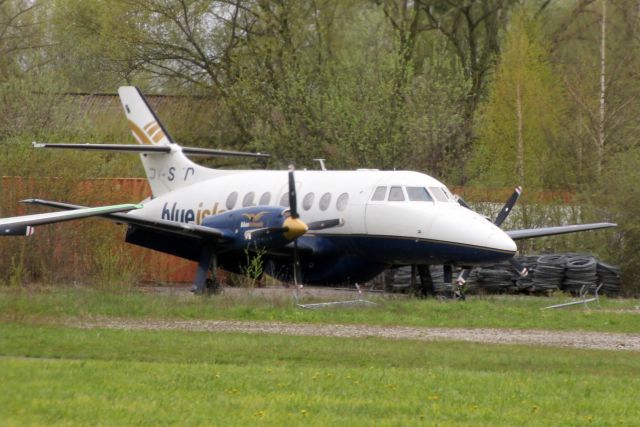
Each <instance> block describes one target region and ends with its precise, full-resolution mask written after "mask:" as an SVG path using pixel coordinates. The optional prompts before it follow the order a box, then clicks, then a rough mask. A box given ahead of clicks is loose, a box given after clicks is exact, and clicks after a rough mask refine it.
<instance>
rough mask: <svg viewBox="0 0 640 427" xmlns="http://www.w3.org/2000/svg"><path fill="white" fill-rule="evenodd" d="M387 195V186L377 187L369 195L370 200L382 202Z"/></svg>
mask: <svg viewBox="0 0 640 427" xmlns="http://www.w3.org/2000/svg"><path fill="white" fill-rule="evenodd" d="M386 195H387V187H378V188H376V191H374V193H373V196H372V197H371V201H372V202H382V201H383V200H384V196H386Z"/></svg>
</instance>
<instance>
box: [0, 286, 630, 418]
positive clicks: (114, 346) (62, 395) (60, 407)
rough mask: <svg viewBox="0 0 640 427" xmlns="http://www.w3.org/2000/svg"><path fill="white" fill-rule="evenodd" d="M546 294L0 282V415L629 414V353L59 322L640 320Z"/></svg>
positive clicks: (601, 326)
mask: <svg viewBox="0 0 640 427" xmlns="http://www.w3.org/2000/svg"><path fill="white" fill-rule="evenodd" d="M560 299H562V298H561V297H560ZM552 302H554V301H553V300H549V299H538V298H530V299H521V298H516V299H506V298H485V299H473V300H470V301H467V302H465V303H462V304H457V303H438V302H435V301H426V302H424V301H414V300H382V301H380V303H381V304H379V306H378V307H375V308H373V309H356V310H353V309H352V310H329V311H320V312H314V311H304V310H300V309H295V308H293V307H292V306H291V302H290V301H289V300H286V301H285V300H282V301H273V300H265V299H263V298H257V297H256V298H254V297H252V296H248V297H242V298H231V297H223V298H193V297H184V296H182V297H180V296H176V295H157V294H146V293H141V292H137V291H134V290H127V291H104V290H103V291H96V290H87V289H70V288H66V289H44V290H43V289H40V290H38V291H33V290H20V291H18V290H7V289H4V290H2V291H0V425H87V424H91V425H96V424H99V425H131V424H135V425H159V424H162V425H402V426H404V425H474V426H475V425H587V424H593V425H611V424H615V425H637V422H638V421H637V420H639V419H640V404H639V403H638V390H640V355H639V354H638V353H637V352H627V351H619V352H615V351H593V350H574V349H560V348H552V347H533V346H516V345H482V344H470V343H458V342H419V341H411V340H385V339H379V338H358V339H347V338H326V337H293V336H280V335H253V334H235V333H207V332H185V331H127V330H106V329H89V330H87V329H77V328H71V327H68V326H59V325H58V323H59V320H60V319H63V318H69V317H74V318H77V317H93V316H118V317H130V318H163V319H166V318H176V319H178V318H180V319H182V318H189V319H220V318H224V319H241V320H279V321H295V322H326V323H374V324H398V325H400V324H405V325H424V326H477V327H487V326H492V327H516V328H528V327H531V326H532V325H533V326H534V327H537V328H546V329H565V330H566V329H585V330H603V331H618V332H638V331H639V330H640V327H639V325H640V315H638V314H636V313H635V312H634V310H633V308H634V307H635V305H637V304H638V301H619V300H605V301H603V307H602V308H601V309H599V310H598V309H593V310H588V311H585V310H584V309H570V310H567V311H553V312H549V311H542V310H540V308H541V307H544V306H545V305H548V304H551V303H552ZM634 328H635V329H634Z"/></svg>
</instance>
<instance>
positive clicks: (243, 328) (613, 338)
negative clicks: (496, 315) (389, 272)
mask: <svg viewBox="0 0 640 427" xmlns="http://www.w3.org/2000/svg"><path fill="white" fill-rule="evenodd" d="M66 325H67V326H73V327H80V328H88V329H93V328H106V329H126V330H184V331H203V332H242V333H252V334H280V335H304V336H325V337H343V338H357V337H379V338H389V339H408V340H420V341H435V340H450V341H468V342H477V343H489V344H527V345H544V346H555V347H572V348H585V349H599V350H631V351H640V334H621V333H606V332H581V331H543V330H516V329H463V328H425V327H407V326H368V325H318V324H299V323H279V322H242V321H224V320H222V321H215V320H187V321H183V320H176V321H166V320H149V319H146V320H135V319H119V318H100V319H92V320H69V321H67V322H66Z"/></svg>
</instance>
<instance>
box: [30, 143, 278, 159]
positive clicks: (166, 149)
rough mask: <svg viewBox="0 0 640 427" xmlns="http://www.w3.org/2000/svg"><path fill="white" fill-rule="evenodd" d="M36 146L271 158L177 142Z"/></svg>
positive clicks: (259, 154) (38, 145)
mask: <svg viewBox="0 0 640 427" xmlns="http://www.w3.org/2000/svg"><path fill="white" fill-rule="evenodd" d="M33 147H34V148H58V149H73V150H92V151H117V152H121V153H165V154H169V153H171V152H174V151H182V153H183V154H186V155H189V156H200V157H252V158H260V159H264V158H269V157H270V156H269V155H268V154H263V153H245V152H242V151H229V150H215V149H211V148H197V147H181V146H179V145H177V144H171V145H148V144H144V145H134V144H51V143H41V142H35V141H34V142H33Z"/></svg>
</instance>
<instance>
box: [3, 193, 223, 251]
mask: <svg viewBox="0 0 640 427" xmlns="http://www.w3.org/2000/svg"><path fill="white" fill-rule="evenodd" d="M22 202H23V203H30V204H35V205H41V206H49V207H53V208H58V209H65V210H66V211H67V212H56V213H57V214H69V213H72V212H77V211H78V210H81V209H84V210H86V209H98V208H86V207H84V206H79V205H73V204H70V203H62V202H54V201H50V200H40V199H27V200H23V201H22ZM131 206H140V207H142V206H141V205H131ZM129 210H131V209H129ZM118 212H121V211H114V212H99V213H96V214H94V215H93V216H100V217H103V218H107V219H110V220H112V221H115V222H118V223H123V224H129V225H133V226H137V227H143V228H146V229H151V230H155V231H162V232H165V233H168V234H174V235H181V236H186V237H196V238H206V239H208V240H214V241H220V240H225V239H226V237H225V235H224V233H223V232H222V231H221V230H218V229H215V228H211V227H204V226H202V225H197V224H183V223H181V222H175V221H168V220H164V219H148V218H144V217H141V216H134V215H129V214H123V213H118ZM69 219H74V218H69ZM0 224H1V223H0Z"/></svg>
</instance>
